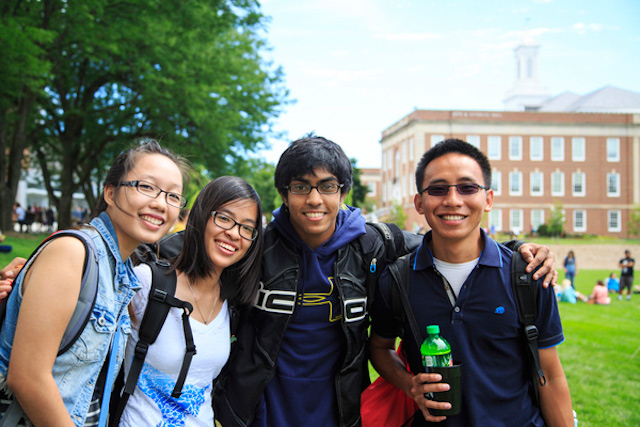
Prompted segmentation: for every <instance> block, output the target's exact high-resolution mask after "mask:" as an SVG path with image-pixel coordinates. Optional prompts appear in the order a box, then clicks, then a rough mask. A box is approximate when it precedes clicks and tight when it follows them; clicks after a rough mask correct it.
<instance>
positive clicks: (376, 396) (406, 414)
mask: <svg viewBox="0 0 640 427" xmlns="http://www.w3.org/2000/svg"><path fill="white" fill-rule="evenodd" d="M396 352H397V353H398V355H399V356H400V359H402V360H403V361H404V363H405V366H406V367H407V370H409V365H408V363H407V360H406V359H405V357H404V353H403V352H402V342H401V343H400V345H398V349H397V350H396ZM417 410H418V405H416V402H415V401H414V400H413V399H411V398H410V397H409V396H407V395H406V394H405V392H404V391H402V390H400V389H399V388H397V387H396V386H394V385H393V384H391V383H390V382H388V381H387V380H385V379H384V378H382V377H378V378H377V379H376V380H375V381H374V382H373V383H372V384H370V385H369V387H367V388H366V389H365V390H364V391H363V392H362V395H361V396H360V416H361V417H362V427H400V426H403V425H405V424H410V422H409V423H407V421H409V419H410V418H411V417H413V415H414V414H415V413H416V411H417Z"/></svg>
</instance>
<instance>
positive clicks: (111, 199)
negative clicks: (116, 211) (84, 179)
mask: <svg viewBox="0 0 640 427" xmlns="http://www.w3.org/2000/svg"><path fill="white" fill-rule="evenodd" d="M103 193H104V201H105V202H107V205H108V206H115V204H116V202H115V197H116V187H115V186H113V185H105V186H104V190H103Z"/></svg>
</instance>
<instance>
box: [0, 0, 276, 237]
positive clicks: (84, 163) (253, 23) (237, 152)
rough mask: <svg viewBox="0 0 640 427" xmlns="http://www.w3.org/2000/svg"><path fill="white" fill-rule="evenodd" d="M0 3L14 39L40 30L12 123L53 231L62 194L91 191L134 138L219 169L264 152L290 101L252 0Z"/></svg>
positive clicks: (64, 201)
mask: <svg viewBox="0 0 640 427" xmlns="http://www.w3.org/2000/svg"><path fill="white" fill-rule="evenodd" d="M5 9H6V10H2V13H3V16H2V17H3V18H4V17H6V16H8V15H9V16H11V17H13V19H14V20H15V21H19V22H25V24H24V25H22V26H20V27H19V28H20V30H21V31H17V35H16V38H17V39H19V40H22V39H28V35H30V34H36V35H40V33H43V34H44V35H42V36H38V37H37V38H36V36H33V38H34V39H36V42H34V44H35V45H36V47H39V48H40V50H38V49H35V48H34V49H33V50H32V51H33V52H32V54H31V56H30V58H32V59H33V62H34V64H39V66H38V67H36V66H35V65H34V67H33V69H34V70H36V71H39V73H38V72H36V73H35V75H36V76H37V77H38V79H32V80H33V81H32V82H31V83H29V84H27V83H22V86H27V87H29V88H30V89H31V90H32V91H33V92H34V93H35V94H36V95H37V100H36V102H33V103H32V105H31V108H30V110H29V113H28V114H27V115H26V116H23V117H22V120H23V121H24V122H26V123H27V125H26V126H27V130H28V133H29V135H30V138H29V140H30V141H31V143H32V146H31V150H32V152H33V153H36V154H37V158H38V160H39V163H40V166H41V167H42V169H43V175H44V178H45V181H46V182H49V183H50V184H51V185H49V187H48V190H49V192H50V197H52V198H53V190H54V189H55V188H54V186H57V187H58V188H59V190H60V191H61V193H62V194H61V197H60V198H59V199H55V198H54V200H55V201H56V205H57V206H58V212H59V216H60V225H61V226H64V225H66V223H67V221H68V219H69V218H70V209H71V195H72V194H73V193H74V192H75V191H77V190H79V189H80V190H84V191H85V194H87V193H88V192H95V190H96V188H95V187H94V186H91V185H90V184H89V183H91V182H94V183H98V188H99V183H100V182H101V174H102V173H104V170H105V168H107V167H108V165H109V164H110V162H111V160H112V159H113V157H114V156H115V155H117V153H119V152H121V151H122V150H123V149H124V148H125V147H127V146H129V144H130V143H131V140H132V139H144V138H149V137H156V138H158V137H161V139H162V140H163V141H164V143H165V145H168V146H170V147H173V148H174V149H176V151H178V152H179V153H181V154H186V155H190V156H191V157H192V158H193V159H195V160H194V163H199V164H202V165H204V166H205V168H206V169H207V170H208V171H209V172H210V173H212V174H214V175H221V174H224V173H228V172H229V171H230V170H232V169H233V164H234V162H236V161H237V159H238V158H242V157H244V156H246V154H247V153H248V152H252V151H255V150H257V149H261V148H263V147H264V142H263V141H265V140H266V137H267V136H268V135H270V134H271V132H272V128H271V122H272V119H273V118H274V117H277V115H278V114H279V113H280V111H281V107H282V105H283V104H285V103H286V102H288V101H287V97H288V93H287V92H286V90H285V89H284V87H283V86H282V72H281V70H280V69H279V68H276V67H274V66H273V64H271V63H268V62H266V61H265V60H263V59H262V56H261V54H262V52H263V51H264V50H265V49H266V46H265V42H264V40H263V39H262V38H261V37H262V34H263V33H262V31H263V23H264V17H263V16H262V14H261V13H260V10H259V4H258V3H257V2H256V1H254V0H216V1H210V0H209V1H207V0H187V1H178V0H164V1H161V0H138V1H136V2H127V1H118V0H83V1H63V0H49V1H35V0H34V1H19V2H16V5H15V6H14V7H12V8H9V7H6V8H5ZM0 25H2V27H0V33H2V32H3V31H4V29H5V28H4V26H5V25H4V23H2V24H0ZM20 33H22V34H20ZM20 35H22V39H21V38H20V37H19V36H20ZM45 36H46V37H45ZM14 46H15V48H18V46H17V45H14ZM14 46H9V49H13V47H14ZM3 50H5V49H3ZM12 55H14V54H12ZM3 61H4V59H3ZM47 69H48V71H47ZM14 74H15V75H18V73H14ZM18 80H19V79H18ZM18 80H16V81H14V83H13V84H15V85H16V87H19V85H20V82H19V81H18ZM33 82H36V83H33ZM17 93H20V92H17ZM2 95H3V97H4V96H5V94H4V93H3V94H2ZM36 111H37V117H34V115H36V113H35V112H36ZM14 122H16V123H17V122H18V120H17V118H15V119H14ZM15 129H16V126H15V125H13V127H12V130H13V132H14V133H15Z"/></svg>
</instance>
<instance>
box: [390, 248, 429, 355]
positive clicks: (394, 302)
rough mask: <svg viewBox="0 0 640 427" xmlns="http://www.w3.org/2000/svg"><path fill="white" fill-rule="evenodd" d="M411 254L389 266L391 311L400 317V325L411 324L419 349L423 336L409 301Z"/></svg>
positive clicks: (412, 333)
mask: <svg viewBox="0 0 640 427" xmlns="http://www.w3.org/2000/svg"><path fill="white" fill-rule="evenodd" d="M410 263H411V254H407V255H404V256H402V257H400V258H398V260H397V261H396V262H394V263H391V264H389V274H390V275H391V277H390V278H391V282H392V284H393V285H392V286H390V287H389V297H390V301H389V302H390V304H391V310H392V311H393V313H394V315H395V316H399V322H400V325H404V323H405V322H408V323H409V328H410V329H411V335H412V336H413V339H414V340H415V342H416V346H417V348H420V345H421V344H422V340H423V339H422V334H421V333H420V328H419V327H418V322H417V321H416V317H415V316H414V314H413V309H412V308H411V302H410V301H409V279H410V277H409V275H410V273H411V264H410ZM404 335H405V334H404V333H403V339H404Z"/></svg>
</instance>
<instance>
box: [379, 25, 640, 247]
mask: <svg viewBox="0 0 640 427" xmlns="http://www.w3.org/2000/svg"><path fill="white" fill-rule="evenodd" d="M538 53H539V46H538V45H537V44H536V43H535V42H534V40H533V38H532V37H530V36H525V37H524V39H523V40H522V41H521V43H520V44H519V46H517V47H516V48H515V49H514V57H515V61H514V65H515V67H514V84H513V87H512V88H511V89H510V90H509V91H507V92H506V94H505V98H504V100H503V103H504V108H505V111H440V110H415V111H413V112H412V113H411V114H409V115H407V116H405V117H403V118H402V119H400V120H399V121H398V122H396V123H395V124H393V125H391V126H390V127H388V128H387V129H385V130H384V131H383V132H382V139H381V145H382V207H383V210H382V211H381V212H379V215H380V216H384V215H385V214H387V213H388V212H389V208H390V207H391V205H392V204H393V203H394V202H397V201H400V202H401V203H402V205H403V206H404V209H405V212H406V213H407V215H408V220H407V221H406V223H405V228H406V229H408V230H411V229H417V228H425V229H426V228H428V225H427V224H426V221H425V220H424V218H423V217H422V216H420V215H418V213H417V212H416V211H415V209H414V208H413V198H414V195H415V194H416V185H415V178H414V173H415V167H416V164H417V163H418V161H419V160H420V157H421V156H422V154H423V153H424V152H425V151H426V150H428V149H429V148H431V146H432V145H433V144H435V143H437V142H440V141H442V140H443V139H445V138H459V139H462V140H465V141H467V142H469V143H470V144H473V145H475V146H476V147H478V148H479V149H480V150H481V151H482V152H483V153H485V154H486V155H487V157H488V158H489V161H490V162H491V165H492V168H493V182H492V184H491V187H492V188H493V190H494V192H495V197H494V205H493V210H492V211H491V212H490V213H489V215H487V216H486V217H485V218H484V226H486V227H488V228H490V227H491V226H495V229H496V230H497V231H503V232H513V233H516V234H518V233H520V232H525V233H528V232H530V231H532V230H537V229H538V227H540V225H542V224H544V223H545V222H546V221H547V220H548V219H549V217H550V214H551V212H552V209H553V208H554V206H557V207H559V206H560V205H562V212H563V213H564V218H565V227H564V229H565V231H566V232H567V233H569V234H596V235H609V236H616V237H626V236H627V223H628V221H629V216H630V213H631V211H632V210H633V209H634V208H637V207H640V93H636V92H632V91H628V90H624V89H620V88H617V87H613V86H606V87H603V88H601V89H599V90H596V91H594V92H591V93H589V94H587V95H584V96H580V95H578V94H575V93H572V92H564V93H562V94H560V95H558V96H554V97H550V96H549V93H548V90H547V89H545V88H544V87H542V86H541V85H540V82H539V80H538Z"/></svg>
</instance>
